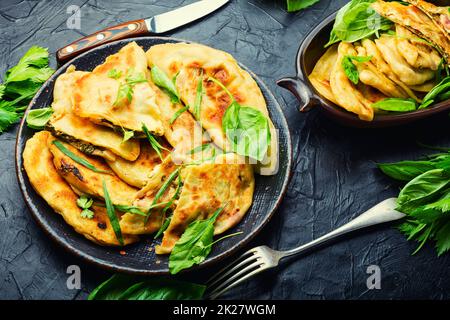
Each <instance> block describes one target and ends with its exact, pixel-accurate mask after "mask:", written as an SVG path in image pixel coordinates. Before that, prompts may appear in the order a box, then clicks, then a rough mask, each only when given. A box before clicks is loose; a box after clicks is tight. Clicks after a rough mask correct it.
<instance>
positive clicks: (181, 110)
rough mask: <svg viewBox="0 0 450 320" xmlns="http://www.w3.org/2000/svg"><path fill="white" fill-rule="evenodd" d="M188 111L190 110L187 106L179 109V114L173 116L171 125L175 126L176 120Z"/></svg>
mask: <svg viewBox="0 0 450 320" xmlns="http://www.w3.org/2000/svg"><path fill="white" fill-rule="evenodd" d="M187 110H189V106H185V107H183V108H181V109H179V110H178V111H177V112H175V113H174V115H173V116H172V118H170V124H173V123H174V122H175V120H177V119H178V117H179V116H181V114H182V113H183V112H185V111H187Z"/></svg>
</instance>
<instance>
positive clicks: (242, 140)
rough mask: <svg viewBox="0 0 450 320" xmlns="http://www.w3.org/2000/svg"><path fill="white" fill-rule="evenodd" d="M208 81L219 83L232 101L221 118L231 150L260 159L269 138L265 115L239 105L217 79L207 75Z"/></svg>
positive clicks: (265, 151) (262, 157)
mask: <svg viewBox="0 0 450 320" xmlns="http://www.w3.org/2000/svg"><path fill="white" fill-rule="evenodd" d="M208 81H213V82H214V83H216V84H217V85H219V86H220V87H221V88H222V89H223V90H224V91H225V92H226V93H227V94H228V96H229V97H230V99H231V101H232V102H231V104H230V106H229V107H228V108H227V110H226V111H225V114H224V115H223V118H222V127H223V131H224V133H225V135H226V136H227V138H228V141H229V142H230V144H231V147H232V150H233V151H234V152H236V153H238V154H240V155H242V156H248V157H251V158H253V159H256V160H258V161H262V160H263V159H264V156H265V155H266V153H267V149H268V148H269V145H270V140H271V134H270V128H269V121H268V119H267V117H266V116H264V114H263V113H262V112H261V111H259V110H257V109H255V108H252V107H245V106H241V105H240V104H239V103H238V102H237V101H236V100H235V99H234V97H233V95H232V94H231V92H230V91H229V90H228V89H227V88H226V87H225V86H224V85H223V84H222V83H221V82H220V81H219V80H217V79H215V78H212V77H209V78H208Z"/></svg>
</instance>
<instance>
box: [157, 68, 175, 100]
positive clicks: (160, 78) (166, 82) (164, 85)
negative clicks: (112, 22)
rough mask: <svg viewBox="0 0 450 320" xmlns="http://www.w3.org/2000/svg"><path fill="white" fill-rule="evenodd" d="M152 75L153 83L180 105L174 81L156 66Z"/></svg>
mask: <svg viewBox="0 0 450 320" xmlns="http://www.w3.org/2000/svg"><path fill="white" fill-rule="evenodd" d="M150 73H151V75H152V80H153V82H154V83H155V84H156V85H157V86H158V87H160V88H161V89H163V90H164V91H165V92H166V93H167V94H168V95H169V96H170V99H171V100H172V102H174V103H179V102H180V95H179V94H178V91H177V88H176V87H175V84H174V81H172V80H170V78H169V77H168V76H167V75H166V74H165V73H164V71H162V70H161V69H160V68H159V67H158V66H156V65H154V66H153V67H152V68H151V70H150Z"/></svg>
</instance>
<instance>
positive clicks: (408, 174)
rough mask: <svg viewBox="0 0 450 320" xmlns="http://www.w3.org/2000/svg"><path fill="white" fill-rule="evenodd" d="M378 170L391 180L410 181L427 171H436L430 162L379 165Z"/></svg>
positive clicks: (401, 162) (402, 162)
mask: <svg viewBox="0 0 450 320" xmlns="http://www.w3.org/2000/svg"><path fill="white" fill-rule="evenodd" d="M378 168H380V169H381V171H383V173H384V174H386V175H388V176H389V177H391V178H393V179H396V180H400V181H410V180H412V179H414V178H415V177H417V176H419V175H421V174H423V173H425V172H427V171H429V170H433V169H436V166H435V165H434V164H433V163H432V162H431V161H400V162H396V163H379V164H378Z"/></svg>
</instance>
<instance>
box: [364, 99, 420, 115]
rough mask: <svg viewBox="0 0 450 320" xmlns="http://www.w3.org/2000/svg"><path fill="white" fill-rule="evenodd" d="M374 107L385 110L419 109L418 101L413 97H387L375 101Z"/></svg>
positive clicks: (405, 110)
mask: <svg viewBox="0 0 450 320" xmlns="http://www.w3.org/2000/svg"><path fill="white" fill-rule="evenodd" d="M372 107H373V108H375V109H379V110H383V111H394V112H411V111H415V110H416V109H417V102H416V101H415V100H414V99H411V98H409V99H402V98H386V99H383V100H380V101H377V102H375V103H374V104H372Z"/></svg>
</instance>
